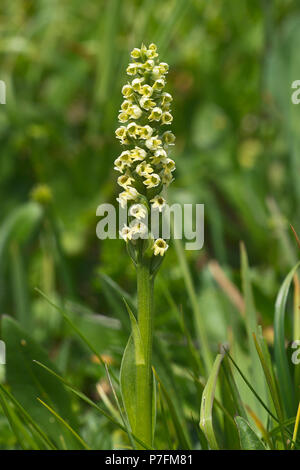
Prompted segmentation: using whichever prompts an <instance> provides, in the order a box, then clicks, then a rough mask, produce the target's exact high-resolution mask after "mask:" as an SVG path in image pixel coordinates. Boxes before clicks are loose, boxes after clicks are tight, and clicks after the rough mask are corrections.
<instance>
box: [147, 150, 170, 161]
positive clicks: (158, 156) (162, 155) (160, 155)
mask: <svg viewBox="0 0 300 470" xmlns="http://www.w3.org/2000/svg"><path fill="white" fill-rule="evenodd" d="M150 159H151V162H152V163H153V164H154V165H160V164H161V163H164V162H166V160H167V152H166V151H165V150H164V149H162V148H161V149H158V150H156V151H155V152H154V155H152V156H151V157H150Z"/></svg>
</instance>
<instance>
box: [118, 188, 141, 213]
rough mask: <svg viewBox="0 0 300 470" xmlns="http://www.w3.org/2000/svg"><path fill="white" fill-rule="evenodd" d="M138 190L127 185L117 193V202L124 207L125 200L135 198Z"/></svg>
mask: <svg viewBox="0 0 300 470" xmlns="http://www.w3.org/2000/svg"><path fill="white" fill-rule="evenodd" d="M138 194H139V193H138V192H137V190H136V189H135V188H130V187H128V188H127V189H126V191H123V192H122V193H120V194H119V197H118V198H117V201H118V203H119V204H120V206H121V207H122V208H123V209H124V208H125V207H126V205H127V201H132V200H134V199H136V198H137V196H138Z"/></svg>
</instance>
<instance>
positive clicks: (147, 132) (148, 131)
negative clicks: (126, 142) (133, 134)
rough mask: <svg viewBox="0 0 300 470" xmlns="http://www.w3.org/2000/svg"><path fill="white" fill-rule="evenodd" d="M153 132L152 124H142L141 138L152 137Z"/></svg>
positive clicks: (140, 129)
mask: <svg viewBox="0 0 300 470" xmlns="http://www.w3.org/2000/svg"><path fill="white" fill-rule="evenodd" d="M152 134H153V129H152V127H151V126H148V125H146V126H141V127H140V128H139V136H140V138H141V139H150V137H151V136H152Z"/></svg>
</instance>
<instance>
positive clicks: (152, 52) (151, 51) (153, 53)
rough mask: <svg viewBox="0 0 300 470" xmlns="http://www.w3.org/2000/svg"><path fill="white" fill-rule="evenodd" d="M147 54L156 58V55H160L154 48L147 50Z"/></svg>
mask: <svg viewBox="0 0 300 470" xmlns="http://www.w3.org/2000/svg"><path fill="white" fill-rule="evenodd" d="M146 55H147V57H148V58H149V59H155V57H157V56H158V54H157V52H156V51H154V50H152V49H148V51H147V52H146Z"/></svg>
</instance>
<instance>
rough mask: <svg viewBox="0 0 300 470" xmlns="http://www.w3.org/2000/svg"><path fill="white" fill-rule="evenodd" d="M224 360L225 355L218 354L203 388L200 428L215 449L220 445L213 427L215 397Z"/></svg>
mask: <svg viewBox="0 0 300 470" xmlns="http://www.w3.org/2000/svg"><path fill="white" fill-rule="evenodd" d="M222 360H223V355H222V354H218V355H217V357H216V359H215V362H214V365H213V367H212V370H211V373H210V375H209V378H208V381H207V384H206V386H205V388H204V390H203V394H202V400H201V410H200V428H201V429H202V431H203V432H204V434H205V436H206V439H207V441H208V443H209V445H210V447H211V449H213V450H218V449H219V445H218V443H217V440H216V436H215V432H214V428H213V417H212V411H213V403H214V398H215V391H216V384H217V378H218V373H219V370H220V365H221V362H222Z"/></svg>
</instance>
